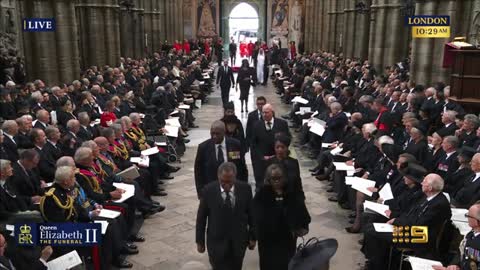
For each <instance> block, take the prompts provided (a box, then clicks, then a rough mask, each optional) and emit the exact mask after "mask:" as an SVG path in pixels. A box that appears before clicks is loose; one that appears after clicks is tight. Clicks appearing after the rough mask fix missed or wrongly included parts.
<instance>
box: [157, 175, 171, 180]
mask: <svg viewBox="0 0 480 270" xmlns="http://www.w3.org/2000/svg"><path fill="white" fill-rule="evenodd" d="M159 178H160V179H162V180H172V179H173V176H170V175H161V176H160V177H159Z"/></svg>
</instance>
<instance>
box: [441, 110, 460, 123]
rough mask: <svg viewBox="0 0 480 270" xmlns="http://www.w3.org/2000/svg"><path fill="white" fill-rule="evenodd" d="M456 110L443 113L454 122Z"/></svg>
mask: <svg viewBox="0 0 480 270" xmlns="http://www.w3.org/2000/svg"><path fill="white" fill-rule="evenodd" d="M457 114H458V113H457V112H456V111H446V112H444V113H443V115H445V116H446V117H447V118H448V119H449V120H450V121H451V122H455V119H456V118H457Z"/></svg>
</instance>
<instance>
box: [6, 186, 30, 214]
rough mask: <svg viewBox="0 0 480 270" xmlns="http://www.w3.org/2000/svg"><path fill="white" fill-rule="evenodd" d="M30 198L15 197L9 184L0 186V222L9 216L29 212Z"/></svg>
mask: <svg viewBox="0 0 480 270" xmlns="http://www.w3.org/2000/svg"><path fill="white" fill-rule="evenodd" d="M30 206H31V202H30V198H27V197H24V196H17V194H16V193H15V190H14V189H13V188H12V187H11V184H10V183H8V181H7V183H5V185H4V186H3V187H2V186H0V221H5V220H7V219H8V217H10V215H12V214H15V213H17V212H21V211H27V210H29V207H30Z"/></svg>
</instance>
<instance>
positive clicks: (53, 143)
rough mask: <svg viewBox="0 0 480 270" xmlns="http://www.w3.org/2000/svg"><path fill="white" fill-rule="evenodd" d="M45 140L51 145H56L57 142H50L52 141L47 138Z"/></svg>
mask: <svg viewBox="0 0 480 270" xmlns="http://www.w3.org/2000/svg"><path fill="white" fill-rule="evenodd" d="M47 142H49V143H51V144H52V145H53V146H55V145H57V143H55V142H52V141H50V140H49V139H47Z"/></svg>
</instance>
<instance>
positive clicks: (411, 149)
mask: <svg viewBox="0 0 480 270" xmlns="http://www.w3.org/2000/svg"><path fill="white" fill-rule="evenodd" d="M426 134H427V131H426V130H425V129H424V128H423V127H420V126H419V127H412V128H411V129H410V137H411V138H412V142H411V143H410V144H408V146H407V148H406V149H405V152H406V153H409V154H412V155H413V156H414V157H415V158H416V159H417V160H418V162H419V163H420V164H425V163H426V162H427V161H428V159H427V156H428V143H427V140H426V137H425V136H426Z"/></svg>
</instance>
